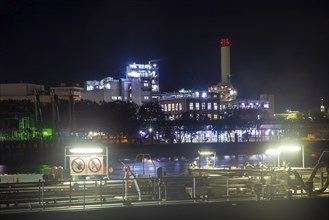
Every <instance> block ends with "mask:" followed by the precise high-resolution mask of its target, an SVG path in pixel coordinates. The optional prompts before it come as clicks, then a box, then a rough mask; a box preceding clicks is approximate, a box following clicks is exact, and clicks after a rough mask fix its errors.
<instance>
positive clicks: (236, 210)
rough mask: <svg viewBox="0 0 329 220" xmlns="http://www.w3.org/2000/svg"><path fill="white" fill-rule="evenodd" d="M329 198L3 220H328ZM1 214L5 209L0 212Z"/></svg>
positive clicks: (34, 214) (29, 215)
mask: <svg viewBox="0 0 329 220" xmlns="http://www.w3.org/2000/svg"><path fill="white" fill-rule="evenodd" d="M328 207H329V199H328V198H322V199H297V200H276V201H260V202H256V201H242V202H212V203H210V202H209V203H193V204H184V205H162V206H158V205H156V206H147V207H141V206H134V207H132V206H130V207H129V206H125V207H116V208H103V209H94V210H91V211H57V212H48V211H47V212H45V211H44V212H26V213H22V214H9V215H1V214H0V218H1V219H36V220H37V219H42V220H44V219H47V220H52V219H56V220H59V219H61V220H66V219H69V220H71V219H78V220H84V219H93V220H98V219H205V220H208V219H262V220H264V219H298V220H299V219H317V220H318V219H328V217H329V212H328ZM0 213H1V210H0Z"/></svg>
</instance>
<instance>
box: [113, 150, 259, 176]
mask: <svg viewBox="0 0 329 220" xmlns="http://www.w3.org/2000/svg"><path fill="white" fill-rule="evenodd" d="M207 159H209V160H210V161H211V162H213V160H214V158H213V157H210V158H199V157H194V158H185V157H160V158H152V160H153V163H152V162H151V160H144V164H143V162H142V161H138V162H135V161H134V159H129V160H128V159H126V160H125V164H126V165H128V166H129V167H130V168H131V170H132V171H133V172H134V173H135V174H136V175H140V174H143V175H149V176H155V175H156V171H157V169H158V168H159V167H162V169H163V170H164V171H165V172H166V175H167V176H182V175H185V174H187V170H188V168H189V166H190V165H191V164H192V163H193V162H194V161H196V162H197V164H198V165H200V167H205V166H206V165H207ZM110 161H111V160H110ZM247 161H248V162H250V163H251V164H257V163H258V162H264V158H262V156H260V155H253V156H251V157H248V156H245V155H239V156H238V157H235V156H222V157H216V165H215V167H222V166H238V167H241V166H243V165H244V164H245V162H247ZM109 166H110V167H113V170H114V172H113V173H111V174H109V177H110V178H113V179H115V178H121V177H122V176H123V175H124V173H123V164H121V163H111V162H109Z"/></svg>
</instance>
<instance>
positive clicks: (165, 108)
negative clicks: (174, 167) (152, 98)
mask: <svg viewBox="0 0 329 220" xmlns="http://www.w3.org/2000/svg"><path fill="white" fill-rule="evenodd" d="M164 111H165V112H166V111H167V104H164Z"/></svg>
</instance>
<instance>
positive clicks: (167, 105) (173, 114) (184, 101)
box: [159, 89, 220, 120]
mask: <svg viewBox="0 0 329 220" xmlns="http://www.w3.org/2000/svg"><path fill="white" fill-rule="evenodd" d="M159 104H160V106H161V108H162V111H163V112H164V113H165V114H166V115H167V118H168V119H171V120H174V119H177V118H179V117H180V116H181V115H182V113H183V112H190V113H191V114H192V113H193V114H195V115H196V117H197V118H199V117H201V116H205V117H207V118H209V119H211V120H217V119H219V104H220V98H219V95H218V94H213V93H208V92H199V91H191V90H184V89H182V90H179V92H173V93H162V95H161V98H160V99H159Z"/></svg>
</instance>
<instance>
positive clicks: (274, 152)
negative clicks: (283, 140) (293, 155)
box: [265, 145, 305, 168]
mask: <svg viewBox="0 0 329 220" xmlns="http://www.w3.org/2000/svg"><path fill="white" fill-rule="evenodd" d="M300 149H302V164H303V168H304V167H305V165H304V146H302V147H300V146H297V145H281V146H279V147H277V148H271V149H268V150H266V152H265V154H267V155H277V157H278V167H279V166H280V154H281V152H297V151H299V150H300Z"/></svg>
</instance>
